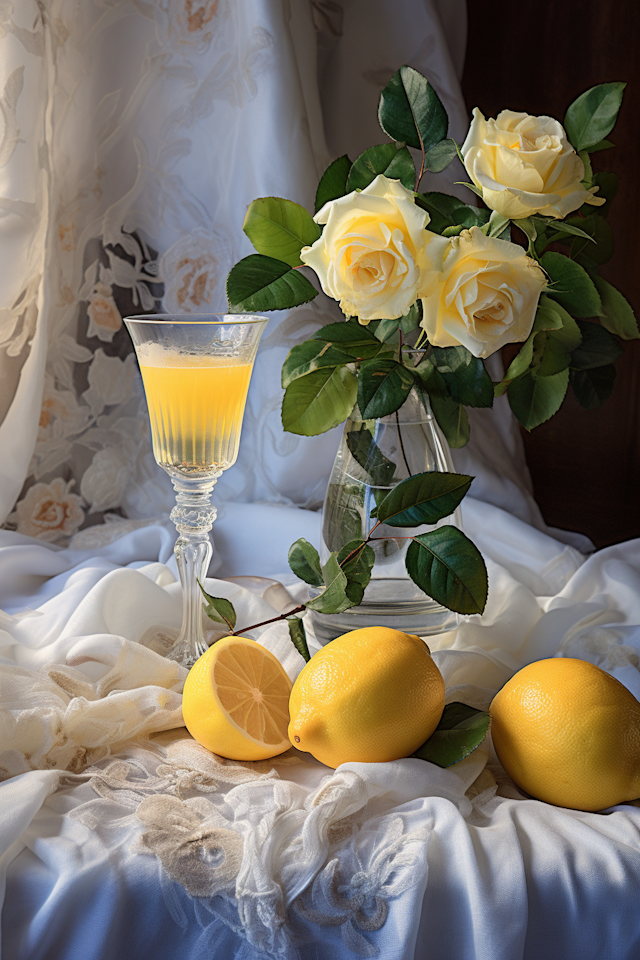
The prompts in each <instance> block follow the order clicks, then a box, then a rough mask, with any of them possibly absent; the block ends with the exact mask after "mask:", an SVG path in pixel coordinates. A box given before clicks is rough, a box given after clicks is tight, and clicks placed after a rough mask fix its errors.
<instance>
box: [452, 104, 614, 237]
mask: <svg viewBox="0 0 640 960" xmlns="http://www.w3.org/2000/svg"><path fill="white" fill-rule="evenodd" d="M462 156H463V157H464V165H465V167H466V170H467V173H468V174H469V176H470V177H471V179H472V180H473V182H474V183H475V185H476V186H477V187H479V188H480V189H481V190H482V199H483V200H484V202H485V203H486V205H487V206H488V207H491V209H492V210H496V211H497V212H498V213H500V214H502V216H503V217H509V218H511V219H513V220H517V219H519V218H521V217H529V216H530V215H531V214H532V213H541V214H544V216H547V217H556V218H560V217H566V215H567V214H568V213H571V211H572V210H577V209H578V207H581V206H582V204H583V203H591V204H594V205H595V206H600V205H601V204H603V203H604V202H605V201H604V199H603V198H600V197H594V195H593V194H594V192H595V191H596V190H597V189H598V188H597V187H593V188H592V189H591V190H585V188H584V187H583V186H582V184H581V182H580V181H581V180H582V179H583V177H584V164H583V162H582V160H581V159H580V157H579V156H578V155H577V153H576V152H575V150H574V149H573V147H572V146H571V144H570V143H569V141H568V140H567V135H566V133H565V132H564V127H563V126H562V124H560V123H558V121H557V120H554V119H553V118H552V117H531V116H529V114H528V113H514V112H513V110H503V111H502V112H501V113H499V114H498V116H497V117H496V119H495V120H491V119H490V120H485V118H484V117H483V116H482V114H481V113H480V111H479V110H478V108H477V107H476V108H475V109H474V111H473V120H472V121H471V126H470V127H469V132H468V134H467V138H466V140H465V141H464V143H463V145H462Z"/></svg>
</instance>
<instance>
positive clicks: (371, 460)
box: [346, 427, 396, 487]
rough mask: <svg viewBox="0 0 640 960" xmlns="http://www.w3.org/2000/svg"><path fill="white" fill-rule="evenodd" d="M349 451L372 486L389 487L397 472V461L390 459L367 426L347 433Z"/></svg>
mask: <svg viewBox="0 0 640 960" xmlns="http://www.w3.org/2000/svg"><path fill="white" fill-rule="evenodd" d="M346 441H347V447H348V448H349V453H350V454H351V456H352V457H353V459H354V460H355V461H356V463H358V464H360V466H361V467H362V469H363V470H365V471H366V473H367V476H368V477H369V479H370V481H371V484H370V485H371V486H372V487H388V486H389V484H390V483H391V481H392V480H393V477H394V475H395V472H396V466H395V463H393V461H392V460H388V459H387V458H386V457H385V455H384V454H383V452H382V450H381V449H380V447H379V446H378V444H377V443H376V442H375V440H374V439H373V437H372V436H371V433H370V432H369V430H368V429H367V428H366V427H363V428H362V429H361V430H350V431H349V432H348V433H347V435H346Z"/></svg>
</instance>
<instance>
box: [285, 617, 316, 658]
mask: <svg viewBox="0 0 640 960" xmlns="http://www.w3.org/2000/svg"><path fill="white" fill-rule="evenodd" d="M287 626H288V627H289V637H290V638H291V643H292V644H293V645H294V647H295V648H296V650H297V651H298V653H299V654H300V656H301V657H302V659H303V660H304V661H305V662H306V663H309V660H311V654H310V653H309V647H308V646H307V635H306V633H305V630H304V623H303V622H302V620H301V619H300V617H287Z"/></svg>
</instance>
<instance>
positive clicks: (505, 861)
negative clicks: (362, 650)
mask: <svg viewBox="0 0 640 960" xmlns="http://www.w3.org/2000/svg"><path fill="white" fill-rule="evenodd" d="M463 507H464V514H465V515H464V522H465V526H466V529H467V530H468V531H469V533H470V535H471V536H472V537H473V538H474V539H475V540H476V541H477V542H478V543H479V545H480V547H481V549H482V550H483V552H484V554H485V556H486V558H487V563H488V568H489V576H490V584H491V590H490V599H489V604H488V607H487V611H486V613H485V614H484V616H483V617H482V618H481V619H480V618H478V617H472V618H469V620H467V621H465V622H464V623H462V624H461V626H460V627H459V628H458V630H457V631H456V632H455V633H451V634H445V635H442V636H441V637H439V638H432V639H431V641H430V642H431V646H432V648H433V650H434V654H433V655H434V658H435V660H436V662H437V663H438V666H439V668H440V670H441V671H442V673H443V676H444V678H445V681H446V685H447V699H448V700H462V701H464V702H466V703H470V704H473V705H475V706H478V707H483V708H486V707H487V705H488V704H489V702H490V700H491V698H492V696H493V694H494V693H495V691H496V690H497V689H499V687H500V686H501V685H502V684H503V683H504V682H505V680H506V679H507V678H508V677H509V676H511V675H512V673H513V672H514V671H515V670H517V669H518V668H519V667H521V666H523V665H524V664H526V663H529V662H531V661H532V660H535V659H537V658H540V657H546V656H553V655H554V654H560V655H563V654H564V655H569V656H576V657H581V658H584V659H588V660H590V661H592V662H594V663H597V664H598V665H600V666H601V667H603V668H604V669H606V670H608V671H609V672H610V673H612V674H613V675H614V676H616V677H617V678H618V679H619V680H620V681H621V682H622V683H624V684H626V685H627V686H628V688H629V689H630V690H631V691H632V692H633V693H634V694H635V695H636V696H640V672H639V671H638V663H639V662H640V599H639V598H640V544H639V543H638V541H633V542H630V543H628V544H623V545H620V546H617V547H611V548H609V549H607V550H604V551H601V552H600V553H597V554H595V555H594V556H592V557H591V558H589V559H587V560H585V558H584V557H583V556H582V555H581V554H579V553H578V552H577V551H576V550H575V549H573V548H572V547H570V546H566V545H564V544H561V543H559V542H558V541H556V540H553V539H552V538H550V537H548V536H546V535H545V534H543V533H540V532H537V531H535V530H533V529H532V528H531V527H529V526H528V525H527V524H525V523H524V522H522V521H520V520H517V519H516V518H514V517H513V516H511V515H509V514H507V513H506V512H504V511H502V510H500V509H499V508H497V507H493V506H490V505H488V504H484V503H480V502H479V501H474V500H467V501H465V504H464V505H463ZM307 521H308V525H307V528H306V530H305V533H306V534H307V536H308V537H309V538H310V539H316V540H317V538H318V535H319V523H318V515H317V514H312V513H309V514H308V515H307ZM314 526H315V529H314ZM276 535H277V534H275V533H274V531H273V530H271V531H270V532H269V535H268V539H269V540H270V541H271V542H273V540H274V538H275V536H276ZM259 536H260V534H258V537H259ZM172 539H173V537H172V534H171V532H170V531H169V530H168V529H167V528H163V527H158V526H150V527H146V528H144V529H141V530H138V531H133V532H131V533H129V534H127V535H126V536H125V537H123V538H122V539H120V540H118V541H117V542H115V543H113V544H110V545H107V546H105V547H102V548H100V549H94V550H93V551H92V552H91V554H88V553H87V552H86V551H80V550H77V551H70V550H59V549H57V548H56V547H55V546H47V545H42V544H37V543H36V542H34V541H32V540H29V539H27V538H24V537H21V536H20V535H17V534H12V533H9V532H4V533H2V534H0V574H1V577H0V582H2V583H3V584H5V585H6V587H7V592H5V593H4V595H3V596H2V598H1V599H2V604H3V606H4V608H5V609H6V610H8V611H9V612H8V613H7V614H5V615H4V617H3V621H2V624H1V627H2V633H1V634H0V658H1V660H0V663H1V664H2V669H1V670H0V744H1V749H0V771H2V774H3V776H4V777H6V778H7V779H6V780H5V781H4V782H3V783H2V785H1V786H0V890H2V889H4V890H5V894H4V908H3V911H2V915H1V917H2V918H1V923H0V943H1V946H2V951H3V952H2V956H3V957H4V958H7V960H9V958H10V960H32V958H41V957H42V958H44V957H50V956H55V957H56V960H80V958H82V960H85V958H87V957H89V958H107V957H110V956H113V955H116V954H117V953H119V952H121V951H122V949H123V947H124V946H125V945H126V948H127V949H128V950H129V951H130V953H131V955H132V956H133V955H135V956H137V957H139V958H140V960H152V958H162V960H164V958H167V960H169V958H173V957H175V956H178V955H179V956H181V957H187V958H189V960H192V958H204V957H216V958H217V957H220V958H221V960H222V958H224V960H232V958H241V960H249V958H251V960H254V958H265V957H271V958H276V957H285V958H292V960H293V958H295V960H324V958H327V960H329V958H335V957H340V958H354V957H362V956H365V957H373V956H380V957H383V958H385V960H409V958H416V960H467V958H468V960H496V958H498V960H501V958H504V960H521V958H522V960H540V958H541V957H545V958H546V957H550V958H557V960H583V958H585V957H594V958H595V957H598V958H600V957H612V958H613V957H615V958H616V960H635V958H636V957H637V956H638V953H639V951H640V919H638V911H637V910H636V909H635V901H636V898H637V893H638V886H639V880H638V877H639V876H640V873H639V867H640V810H639V809H638V805H634V804H623V805H620V806H617V807H614V808H611V809H610V810H607V811H604V812H602V813H598V814H594V813H581V812H577V811H573V810H562V809H559V808H556V807H552V806H549V805H547V804H543V803H540V802H538V801H535V800H531V799H527V798H525V797H524V796H523V795H522V794H520V793H519V792H518V791H517V790H516V789H515V788H514V786H513V785H512V784H511V783H510V781H509V780H508V778H507V777H506V776H505V774H504V772H503V771H502V769H501V768H500V766H499V764H498V763H497V761H496V758H495V755H494V754H493V753H492V752H491V745H490V739H488V740H487V742H486V743H485V744H484V745H483V746H481V747H480V748H479V749H478V750H477V751H476V752H475V753H473V754H472V755H471V756H470V757H469V758H467V760H465V761H463V762H462V763H460V764H458V765H456V766H454V767H451V768H449V769H447V770H441V769H440V768H438V767H435V766H433V765H432V764H429V763H425V762H423V761H420V760H414V759H408V760H400V761H396V762H394V763H389V764H371V765H368V764H358V763H350V764H344V765H343V766H341V767H340V768H338V770H336V771H333V770H329V769H328V768H326V767H323V766H322V765H321V764H319V763H316V762H315V761H314V760H313V759H312V758H311V757H309V756H308V755H306V754H302V753H299V752H297V751H295V750H293V749H292V750H291V751H289V752H288V753H287V754H284V755H283V756H281V757H279V758H276V759H275V760H274V761H263V762H259V763H244V764H242V763H231V762H227V761H224V760H222V759H220V758H218V757H215V756H213V755H212V754H210V753H208V751H206V750H204V749H203V748H201V747H200V746H198V745H197V744H196V743H195V742H194V741H192V740H191V739H190V738H189V736H188V734H187V732H186V730H185V729H184V728H183V727H182V726H181V723H182V721H181V711H180V701H181V688H182V680H183V678H184V670H183V668H181V667H178V666H176V665H175V664H172V663H170V662H169V661H167V660H165V659H164V658H163V657H162V656H159V655H158V653H156V652H154V651H156V650H163V649H164V646H165V644H166V643H167V642H168V640H170V638H171V637H172V636H175V633H176V631H177V628H178V624H179V619H180V597H179V589H178V585H177V584H176V583H175V580H174V576H173V573H172V570H174V569H175V568H174V567H173V563H172V562H171V561H170V562H169V563H167V562H166V561H167V558H168V557H169V556H170V553H171V547H172ZM257 550H258V551H259V553H260V554H261V555H262V551H264V550H265V548H264V545H261V544H257ZM207 586H208V588H209V589H210V590H212V591H214V592H216V593H217V594H219V595H224V596H227V597H229V598H230V599H232V601H233V603H234V604H235V605H236V608H237V610H238V622H239V623H246V624H249V623H250V622H258V621H260V620H263V619H266V618H267V617H268V616H272V615H274V611H281V610H284V609H287V604H288V603H292V602H293V600H294V599H295V598H298V597H300V595H301V592H302V590H303V586H302V585H300V584H298V585H296V584H293V583H292V580H291V578H289V592H287V591H286V590H285V588H284V587H283V586H281V585H279V584H277V583H276V582H274V580H265V579H260V578H255V577H254V578H252V577H246V578H243V577H239V578H237V579H236V580H235V581H225V580H209V582H208V584H207ZM292 598H293V599H292ZM212 626H213V625H212V624H209V627H212ZM214 635H215V633H214ZM259 640H260V642H261V643H263V644H264V645H265V646H267V647H268V648H269V649H271V650H272V651H273V652H274V653H275V654H276V655H277V656H278V657H279V658H280V659H281V661H282V662H283V664H284V666H285V668H286V669H287V671H288V672H289V674H290V676H291V677H294V676H295V675H296V674H297V672H298V671H299V670H300V668H301V667H302V659H301V657H300V656H299V654H298V653H297V652H296V651H295V650H294V648H293V646H292V645H291V643H290V641H289V639H288V631H287V630H286V628H285V627H283V625H282V624H277V625H274V626H271V627H268V628H263V630H262V632H261V635H260V637H259Z"/></svg>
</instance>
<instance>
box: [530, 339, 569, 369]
mask: <svg viewBox="0 0 640 960" xmlns="http://www.w3.org/2000/svg"><path fill="white" fill-rule="evenodd" d="M543 336H545V340H546V342H545V345H544V351H543V354H542V360H541V362H540V366H539V367H538V368H537V370H535V371H534V373H535V376H536V377H553V376H555V374H556V373H561V371H562V370H566V369H567V367H568V366H569V364H570V362H571V354H570V353H569V351H568V350H567V348H566V347H565V345H564V343H562V341H561V340H559V339H558V338H557V337H554V336H553V335H547V334H543Z"/></svg>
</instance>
